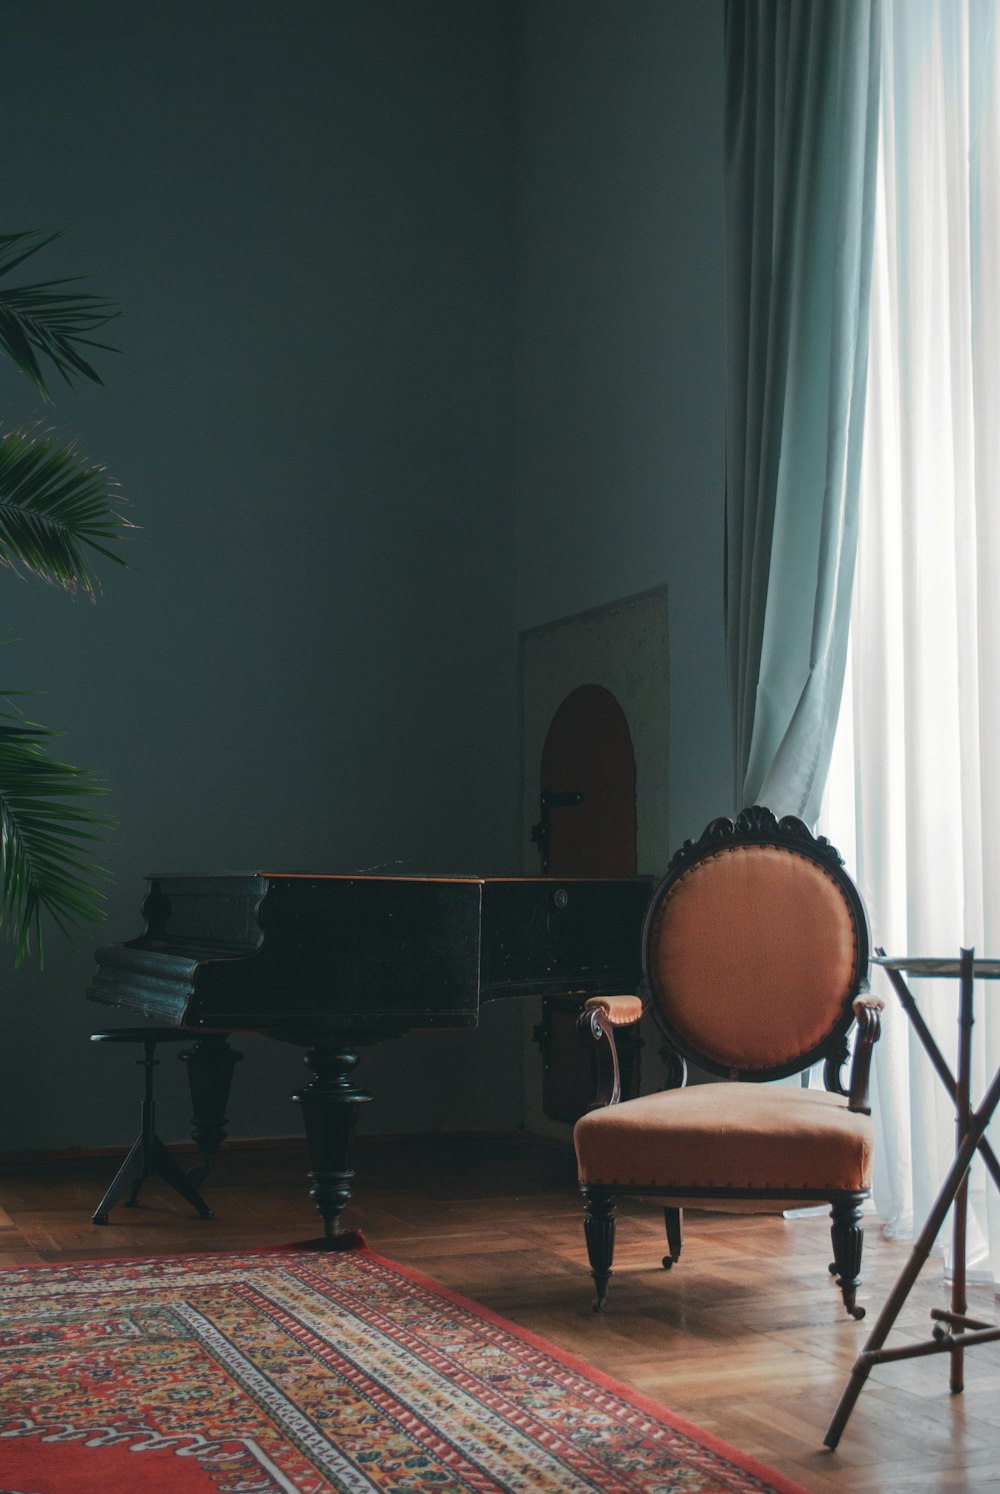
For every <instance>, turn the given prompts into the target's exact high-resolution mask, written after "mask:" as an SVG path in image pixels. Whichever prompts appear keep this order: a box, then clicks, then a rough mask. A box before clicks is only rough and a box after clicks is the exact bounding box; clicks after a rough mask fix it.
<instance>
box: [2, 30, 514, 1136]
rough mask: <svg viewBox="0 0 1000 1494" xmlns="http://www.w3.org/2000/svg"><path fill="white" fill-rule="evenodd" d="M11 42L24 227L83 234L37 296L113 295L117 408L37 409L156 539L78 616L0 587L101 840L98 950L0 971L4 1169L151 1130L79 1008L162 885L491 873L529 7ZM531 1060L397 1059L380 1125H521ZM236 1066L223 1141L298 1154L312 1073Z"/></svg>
mask: <svg viewBox="0 0 1000 1494" xmlns="http://www.w3.org/2000/svg"><path fill="white" fill-rule="evenodd" d="M0 34H2V37H3V56H4V83H3V87H2V89H0V138H2V139H3V151H2V165H0V171H2V176H3V182H2V192H0V200H2V203H3V212H2V217H3V228H4V229H14V230H17V229H22V228H29V227H35V226H40V225H54V226H65V227H67V228H68V229H69V230H70V232H69V234H68V235H67V237H66V239H65V240H64V242H63V243H62V244H60V245H59V246H57V247H56V248H54V249H53V250H52V251H50V252H49V253H48V254H47V256H46V261H45V265H44V268H45V270H46V272H48V273H52V274H58V273H63V272H65V273H72V274H76V273H82V274H86V275H87V276H88V277H90V283H92V285H93V286H94V288H96V289H99V290H101V291H104V292H106V293H108V294H109V295H111V296H114V297H115V298H117V300H118V301H119V302H120V304H121V306H122V316H121V319H120V321H119V323H118V324H117V325H116V326H115V328H114V331H113V337H112V340H113V341H114V342H115V343H116V344H117V345H118V347H119V348H120V349H121V352H120V354H119V355H117V356H105V357H102V358H101V359H100V363H101V368H102V371H103V372H104V374H105V379H106V387H105V388H104V389H102V390H94V391H91V390H87V391H84V392H83V393H81V394H68V395H66V394H62V393H60V394H59V397H58V400H57V403H56V405H55V407H54V408H53V409H52V410H51V411H50V412H47V413H46V416H45V418H46V420H49V419H51V421H52V422H53V423H54V424H56V425H57V426H58V428H59V429H61V430H63V431H65V432H67V433H69V434H73V435H75V436H77V437H78V438H79V442H80V445H81V447H82V449H83V450H84V451H85V452H86V453H87V454H89V455H91V456H93V457H95V458H101V459H103V460H106V461H107V462H108V463H110V464H111V466H112V467H113V469H114V471H115V473H116V475H117V476H118V478H119V479H120V481H121V484H122V488H123V490H124V493H125V494H126V495H127V497H128V499H129V500H130V508H129V513H130V515H131V517H132V518H133V519H134V521H135V523H136V525H137V526H139V527H138V528H137V530H136V532H135V534H134V536H133V537H132V539H131V540H130V542H129V545H128V555H129V561H130V568H129V570H128V571H127V572H122V573H118V572H117V571H116V570H115V568H111V567H108V568H105V572H104V579H105V588H104V595H103V598H102V600H101V601H100V603H99V604H98V605H97V606H96V607H92V606H90V605H88V604H87V603H85V602H82V601H77V602H73V601H71V600H69V599H67V598H65V597H63V596H61V595H58V594H55V593H53V592H51V591H48V590H47V589H45V588H42V587H39V586H29V585H26V584H25V585H21V584H19V583H18V582H16V581H14V580H12V579H7V580H4V578H3V577H2V576H0V588H2V589H0V626H2V628H3V629H4V631H7V632H10V633H12V634H15V635H17V637H18V638H19V639H20V641H19V642H18V643H17V644H16V646H13V647H11V648H10V649H8V650H6V651H5V653H4V658H3V671H4V676H3V677H4V681H5V682H7V683H8V685H10V684H11V683H13V684H16V685H19V686H27V687H31V688H34V689H38V690H41V691H43V692H45V695H44V699H43V700H40V701H38V702H37V703H32V707H31V709H32V712H33V713H36V714H37V715H39V716H40V717H41V718H42V719H44V720H46V721H47V722H49V723H51V724H52V725H54V726H57V727H59V728H60V729H62V730H64V731H65V733H66V737H65V741H64V743H63V744H62V746H63V749H64V751H65V753H66V754H67V755H68V756H69V757H70V758H71V759H72V760H74V761H79V762H82V763H85V764H87V765H91V766H94V767H98V768H101V769H103V770H105V771H106V773H107V777H108V781H109V784H110V786H111V789H112V796H111V799H110V801H109V802H110V807H111V809H112V810H113V812H114V813H115V815H116V816H117V817H118V820H119V829H118V831H117V833H116V835H115V837H114V839H113V842H112V844H111V847H110V854H109V865H110V869H111V872H112V875H113V884H112V888H111V901H110V915H109V920H108V925H107V928H106V930H105V931H104V934H103V935H97V936H95V937H93V938H92V937H91V936H89V935H84V936H82V937H81V938H80V940H79V941H78V945H77V948H76V949H74V950H69V949H66V948H64V947H61V946H60V945H59V943H58V941H56V940H53V942H52V944H51V948H50V955H49V960H48V962H47V968H46V970H45V972H44V974H42V975H38V974H36V973H34V972H32V971H29V970H25V971H22V972H19V973H18V974H16V975H13V974H11V973H10V972H9V970H8V971H7V973H6V974H5V975H4V976H3V988H4V998H3V999H4V1008H5V1015H4V1043H3V1045H2V1049H0V1063H2V1066H3V1079H2V1082H0V1111H2V1114H0V1150H3V1149H4V1148H8V1147H10V1148H14V1147H26V1146H54V1147H58V1146H66V1145H69V1144H73V1143H80V1144H102V1143H110V1142H113V1141H117V1140H119V1139H123V1138H124V1137H125V1136H126V1135H127V1134H128V1133H129V1132H131V1131H132V1130H133V1129H134V1122H135V1114H134V1111H135V1105H134V1104H133V1100H134V1095H133V1094H132V1093H128V1097H127V1099H125V1098H124V1097H123V1095H122V1093H121V1091H120V1085H121V1084H122V1083H123V1082H127V1081H134V1079H135V1073H134V1071H130V1070H129V1068H128V1064H127V1060H125V1059H124V1055H122V1054H115V1053H111V1052H110V1051H109V1050H106V1049H92V1048H90V1047H89V1046H88V1045H87V1042H86V1036H87V1033H88V1032H89V1031H90V1030H91V1027H92V1026H94V1025H100V1024H101V1022H102V1021H104V1022H106V1021H107V1020H108V1014H107V1013H106V1012H102V1011H100V1009H92V1008H90V1007H89V1006H88V1005H87V1004H86V1003H85V1002H84V1000H83V990H84V987H85V984H86V981H87V979H88V976H89V972H90V968H91V965H92V957H91V951H92V948H93V945H94V943H95V942H96V939H97V938H101V937H104V938H110V939H115V938H123V937H131V936H133V935H135V934H137V933H138V932H139V930H140V927H141V925H140V920H139V916H138V905H139V900H140V895H141V890H142V877H143V874H144V873H146V872H149V871H151V870H165V869H170V868H173V869H181V870H184V869H188V868H191V867H197V868H214V869H226V868H232V867H236V868H239V867H248V866H249V867H254V866H260V865H266V866H271V867H274V866H278V867H286V868H319V869H329V870H349V869H354V868H357V867H359V866H370V865H373V864H378V863H397V862H398V863H399V864H400V866H401V867H403V868H411V869H418V870H419V869H424V870H427V869H431V870H436V869H442V868H446V869H456V870H462V869H465V870H476V869H487V870H504V869H509V868H510V867H511V865H512V863H513V861H514V858H515V856H516V833H517V832H516V822H517V806H516V797H515V795H516V782H515V777H516V769H515V764H516V732H517V719H516V693H515V644H514V640H515V625H514V614H513V575H514V529H513V510H512V502H513V466H512V418H513V411H512V402H513V364H512V336H513V280H512V190H513V181H512V130H513V120H512V103H513V88H512V83H513V75H512V19H511V15H510V11H509V7H508V5H507V4H506V3H504V0H495V3H494V0H477V3H475V4H470V3H468V0H419V3H413V0H291V3H288V4H275V3H272V0H207V3H206V0H143V3H142V4H141V5H136V4H134V3H132V0H89V3H88V4H86V5H80V4H76V3H70V0H24V3H21V0H2V3H0ZM0 380H2V383H0V395H2V397H3V399H4V401H5V408H6V409H7V410H8V411H9V410H17V411H20V412H22V413H25V414H27V415H29V416H30V417H32V418H34V417H35V415H36V414H37V413H38V412H37V410H36V407H35V406H34V405H32V404H31V402H30V400H29V401H26V400H25V399H24V397H23V392H22V391H21V389H20V386H19V385H18V384H17V383H16V382H15V381H14V379H13V376H12V375H8V374H6V373H3V372H2V371H0ZM491 1037H492V1039H493V1040H492V1041H490V1038H491ZM515 1041H516V1032H515V1028H514V1025H513V1024H512V1022H511V1021H510V1020H507V1022H506V1026H505V1024H504V1019H503V1018H502V1017H501V1018H497V1019H494V1021H493V1023H492V1026H491V1028H490V1033H489V1034H488V1035H487V1038H485V1039H483V1040H481V1035H475V1036H470V1037H467V1038H465V1039H460V1040H457V1039H449V1038H443V1039H441V1040H440V1041H439V1042H438V1043H436V1044H432V1043H430V1042H429V1041H427V1042H424V1043H422V1042H421V1041H420V1040H419V1039H418V1040H416V1042H415V1043H412V1044H410V1045H409V1046H408V1047H406V1048H403V1047H401V1045H399V1044H396V1045H391V1046H388V1047H386V1048H385V1049H384V1050H378V1051H377V1052H375V1053H373V1054H372V1055H371V1058H370V1060H368V1061H366V1064H365V1073H366V1076H367V1078H368V1079H369V1081H370V1083H371V1084H372V1086H373V1087H374V1088H375V1089H376V1091H377V1092H378V1093H380V1096H381V1101H380V1108H379V1111H378V1113H377V1115H376V1114H375V1110H374V1107H371V1109H370V1112H369V1118H368V1122H369V1124H371V1125H373V1126H377V1127H378V1128H381V1129H390V1130H392V1129H398V1128H403V1129H407V1128H409V1129H422V1128H424V1127H425V1126H431V1127H433V1126H435V1125H445V1124H449V1123H454V1122H455V1120H456V1117H457V1118H458V1121H459V1123H461V1118H462V1116H463V1114H464V1113H465V1112H466V1111H468V1109H469V1104H468V1100H467V1094H468V1091H469V1090H470V1089H471V1090H472V1091H473V1092H474V1098H475V1105H474V1106H473V1107H472V1109H473V1114H474V1115H478V1114H481V1115H482V1116H483V1117H484V1123H485V1124H487V1125H492V1126H495V1127H496V1126H503V1125H516V1124H517V1123H518V1120H519V1116H520V1109H519V1103H520V1102H519V1094H518V1089H517V1085H516V1084H514V1085H510V1086H506V1087H505V1086H502V1085H499V1084H496V1083H494V1082H493V1077H492V1076H493V1074H494V1072H495V1069H496V1066H497V1063H498V1061H499V1060H498V1049H499V1054H500V1058H501V1059H502V1057H503V1055H504V1054H505V1053H506V1054H507V1055H508V1057H509V1058H511V1057H512V1055H513V1049H512V1047H511V1045H512V1044H513V1043H514V1042H515ZM250 1048H251V1049H252V1050H253V1052H254V1054H255V1057H254V1068H253V1079H252V1080H251V1076H250V1073H249V1070H250V1064H249V1063H247V1064H244V1066H243V1071H242V1073H241V1086H240V1088H239V1090H238V1094H237V1097H236V1099H235V1100H234V1108H233V1123H234V1124H233V1129H234V1131H235V1132H237V1133H240V1132H242V1133H244V1134H246V1133H248V1132H250V1133H253V1132H258V1133H259V1132H264V1133H267V1132H270V1133H272V1134H273V1133H274V1132H276V1131H278V1132H281V1131H285V1132H294V1131H295V1130H296V1129H297V1128H298V1116H297V1114H296V1113H295V1109H294V1107H292V1106H290V1105H289V1104H288V1103H287V1098H286V1097H287V1094H288V1093H289V1091H290V1090H291V1088H292V1087H293V1082H294V1081H297V1079H298V1075H299V1071H300V1068H301V1065H300V1063H299V1060H298V1056H297V1055H296V1054H293V1053H291V1052H289V1053H287V1054H284V1055H281V1056H279V1057H274V1056H273V1055H268V1054H267V1052H266V1048H265V1045H260V1048H259V1049H257V1048H254V1046H253V1044H252V1043H251V1045H250ZM248 1051H250V1050H248ZM449 1058H450V1064H451V1066H454V1065H456V1064H457V1066H458V1067H459V1068H460V1069H461V1073H462V1078H461V1081H460V1082H458V1083H457V1084H456V1085H455V1086H454V1087H453V1088H451V1089H448V1088H446V1087H445V1086H443V1085H442V1084H441V1083H437V1084H433V1083H432V1084H431V1086H430V1089H429V1093H430V1096H431V1097H430V1099H423V1098H420V1097H421V1096H422V1095H426V1094H427V1093H428V1088H427V1086H426V1084H425V1083H424V1084H422V1083H420V1082H418V1081H419V1080H420V1067H421V1064H422V1063H423V1062H424V1061H425V1059H426V1061H428V1062H429V1063H430V1064H431V1067H432V1078H433V1072H434V1070H435V1067H436V1066H437V1067H441V1066H443V1065H444V1064H445V1062H446V1060H447V1059H449ZM509 1068H510V1070H511V1071H514V1070H515V1069H516V1064H515V1063H513V1062H511V1063H510V1064H509ZM442 1071H443V1069H442ZM167 1078H168V1076H165V1080H167ZM131 1087H132V1089H134V1083H133V1084H132V1086H131ZM491 1095H492V1096H493V1097H494V1098H493V1100H492V1101H491V1100H490V1099H489V1096H491ZM484 1096H486V1097H487V1098H486V1099H485V1101H484ZM164 1105H165V1107H166V1111H167V1115H166V1117H165V1119H164V1125H165V1127H166V1128H167V1131H168V1134H183V1131H184V1129H185V1122H186V1115H185V1114H184V1109H185V1102H184V1101H183V1098H182V1097H181V1096H180V1094H178V1098H177V1101H176V1104H174V1103H173V1101H172V1100H171V1099H170V1098H169V1094H168V1095H167V1096H165V1100H164Z"/></svg>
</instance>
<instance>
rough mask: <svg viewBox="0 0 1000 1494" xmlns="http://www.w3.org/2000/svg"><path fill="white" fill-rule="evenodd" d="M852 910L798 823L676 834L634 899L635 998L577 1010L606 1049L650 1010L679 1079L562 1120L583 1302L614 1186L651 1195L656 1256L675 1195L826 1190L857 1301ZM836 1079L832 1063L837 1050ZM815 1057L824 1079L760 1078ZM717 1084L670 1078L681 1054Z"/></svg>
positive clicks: (790, 1203)
mask: <svg viewBox="0 0 1000 1494" xmlns="http://www.w3.org/2000/svg"><path fill="white" fill-rule="evenodd" d="M869 942H870V941H869V934H868V921H867V917H866V914H865V909H864V906H863V904H862V901H861V897H860V895H859V893H858V891H857V888H856V887H855V886H854V883H853V882H852V881H851V879H850V877H849V876H848V875H847V873H846V871H845V870H844V867H843V863H842V861H841V858H840V856H839V854H838V853H837V851H836V850H834V848H833V847H832V846H831V845H830V844H829V843H828V842H827V841H826V840H825V839H824V838H822V837H819V838H817V837H814V836H813V835H812V834H811V833H810V832H809V830H808V829H807V827H806V826H805V825H804V824H803V823H802V821H801V820H798V819H795V818H793V817H791V816H787V817H785V818H784V819H782V820H781V821H780V822H779V821H778V820H776V819H775V817H774V815H773V814H772V813H771V812H770V810H767V809H764V808H761V807H759V806H755V807H753V808H751V809H746V810H744V811H743V812H742V813H741V814H740V815H739V816H738V817H737V819H736V820H735V822H734V821H732V820H729V819H716V820H713V821H712V822H711V824H709V825H708V827H707V828H706V830H705V831H704V833H703V834H702V836H701V838H700V839H699V840H698V841H697V842H695V843H692V842H691V841H686V842H685V844H684V846H683V847H682V848H681V850H680V851H678V852H677V854H676V855H675V856H674V858H673V860H672V861H671V863H670V866H669V868H668V870H667V874H666V876H665V877H664V878H663V880H662V881H661V882H660V884H659V886H658V887H657V888H656V890H655V892H654V894H653V897H652V899H651V901H650V904H649V908H648V910H647V912H646V917H645V921H644V925H643V932H642V971H643V976H642V987H641V991H640V995H641V1000H640V1001H637V1000H636V997H635V996H620V997H619V996H612V997H601V998H595V999H594V1000H592V1001H590V1002H588V1003H587V1006H586V1007H585V1009H584V1013H583V1016H582V1018H581V1022H582V1023H583V1024H585V1027H586V1029H587V1031H588V1032H589V1034H590V1035H591V1036H592V1037H593V1039H594V1040H595V1041H597V1042H599V1043H610V1044H611V1045H612V1050H613V1045H614V1032H615V1029H616V1027H619V1026H622V1025H627V1024H629V1023H630V1022H634V1021H637V1020H638V1019H639V1017H640V1015H641V1014H642V1012H643V1010H646V1009H648V1010H651V1012H652V1014H653V1016H654V1018H655V1020H656V1022H657V1024H658V1026H659V1027H660V1029H661V1031H662V1032H663V1035H664V1037H665V1040H666V1048H665V1052H666V1054H667V1055H668V1056H669V1058H670V1061H671V1064H672V1072H671V1080H672V1081H673V1082H675V1083H678V1084H679V1085H680V1086H681V1087H678V1088H670V1089H667V1090H665V1091H663V1092H661V1093H659V1094H651V1095H644V1096H640V1097H639V1098H637V1099H632V1100H626V1101H624V1102H622V1103H618V1102H617V1096H615V1095H614V1093H612V1096H611V1103H609V1104H608V1105H606V1106H602V1107H600V1108H595V1109H592V1110H591V1111H589V1112H588V1113H587V1114H586V1115H584V1116H582V1117H581V1119H580V1120H579V1121H577V1123H576V1127H575V1129H574V1143H575V1147H576V1155H577V1167H578V1176H579V1182H580V1188H581V1190H582V1192H583V1196H584V1231H585V1237H586V1244H587V1253H588V1256H589V1259H590V1267H591V1275H592V1276H593V1278H594V1283H595V1286H596V1292H597V1295H596V1301H595V1303H594V1306H595V1309H597V1308H600V1307H601V1306H602V1305H603V1303H604V1300H605V1296H606V1293H607V1288H608V1280H609V1278H610V1276H611V1274H612V1261H613V1256H614V1244H615V1218H616V1199H617V1198H618V1197H620V1196H621V1195H623V1194H625V1195H627V1194H632V1195H641V1196H644V1197H648V1196H652V1197H656V1198H660V1199H662V1200H663V1202H664V1222H665V1225H666V1236H667V1245H668V1254H667V1255H665V1256H664V1257H663V1265H664V1267H665V1268H666V1269H669V1268H670V1267H671V1266H672V1265H673V1264H674V1262H675V1261H677V1260H678V1258H679V1257H680V1253H681V1243H682V1220H683V1212H682V1211H683V1209H684V1207H685V1206H688V1207H696V1208H697V1207H700V1208H721V1209H725V1210H729V1211H732V1210H736V1211H746V1212H760V1211H762V1210H777V1209H782V1208H785V1207H798V1206H802V1205H808V1204H815V1203H817V1202H826V1203H829V1205H830V1211H831V1236H832V1241H833V1257H834V1258H833V1263H832V1264H831V1265H830V1267H829V1270H830V1273H831V1274H832V1275H834V1276H836V1278H837V1283H838V1285H839V1286H840V1289H841V1293H842V1295H843V1300H844V1305H845V1307H846V1309H847V1311H848V1313H850V1314H851V1316H852V1317H855V1318H861V1317H863V1316H864V1309H863V1308H862V1307H859V1306H857V1305H856V1292H857V1286H858V1281H859V1275H860V1267H861V1251H862V1243H863V1231H862V1228H861V1223H860V1219H861V1212H862V1207H863V1205H864V1202H865V1200H866V1199H867V1198H868V1197H869V1194H870V1190H871V1169H872V1155H873V1150H874V1128H873V1125H872V1121H871V1118H870V1110H869V1105H868V1077H869V1070H870V1066H871V1057H872V1048H873V1045H874V1043H875V1042H876V1040H877V1038H878V1036H879V1031H880V1022H879V1012H880V1011H881V1008H882V1005H883V1003H882V1002H881V1000H880V999H879V998H878V997H875V996H872V995H871V994H870V993H869V991H868V960H869ZM852 1028H853V1029H856V1031H855V1033H854V1043H853V1060H852V1065H851V1070H850V1080H849V1084H848V1085H847V1086H846V1087H845V1086H844V1084H843V1082H842V1079H841V1074H842V1070H843V1069H844V1067H845V1065H846V1064H847V1061H848V1058H849V1057H850V1056H851V1052H850V1048H851V1044H850V1041H849V1035H850V1033H851V1030H852ZM820 1061H822V1062H823V1065H824V1068H823V1079H824V1085H825V1088H823V1089H812V1088H804V1087H801V1086H794V1087H793V1086H784V1085H777V1084H773V1083H766V1082H764V1081H770V1080H777V1079H783V1078H788V1077H790V1076H792V1075H794V1074H803V1073H805V1071H806V1070H808V1069H810V1068H811V1067H812V1066H813V1065H814V1064H816V1063H817V1062H820ZM689 1062H690V1063H694V1064H696V1065H697V1066H698V1068H699V1069H701V1070H703V1071H705V1072H706V1073H707V1074H709V1075H713V1076H716V1078H717V1080H718V1082H705V1083H696V1084H690V1085H688V1084H686V1082H685V1081H686V1077H687V1073H686V1066H687V1063H689Z"/></svg>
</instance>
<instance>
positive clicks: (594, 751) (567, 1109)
mask: <svg viewBox="0 0 1000 1494" xmlns="http://www.w3.org/2000/svg"><path fill="white" fill-rule="evenodd" d="M540 782H541V801H540V808H539V815H540V818H539V823H538V824H537V825H536V826H535V832H537V833H536V834H535V839H536V840H537V842H538V846H539V853H540V856H541V861H542V870H544V871H545V872H546V873H547V875H549V876H555V877H559V876H563V877H587V876H593V877H629V876H634V875H635V872H636V821H635V754H634V752H633V748H632V734H631V732H630V731H629V726H628V722H627V720H626V719H625V713H624V711H623V710H622V708H621V706H620V705H619V704H618V701H617V700H616V699H615V697H614V696H613V695H612V694H611V692H610V690H606V689H604V687H603V686H601V685H581V686H580V687H579V688H578V689H576V690H574V691H572V693H571V694H569V695H567V696H566V698H565V700H563V701H562V703H561V704H560V706H559V707H558V709H557V711H556V713H555V715H554V716H553V718H552V722H551V724H550V726H549V729H548V733H547V735H546V738H545V745H544V747H543V749H542V759H541V771H540ZM636 938H637V939H638V930H637V931H636ZM581 1005H582V1003H581V1002H580V1001H578V1000H575V999H574V998H573V997H546V998H545V1000H544V1001H543V1003H542V1021H541V1024H540V1025H539V1027H538V1028H536V1030H535V1037H536V1039H537V1041H538V1043H539V1044H540V1046H541V1049H542V1058H543V1064H544V1070H543V1085H542V1104H543V1108H544V1111H545V1114H546V1115H547V1116H548V1117H549V1118H550V1119H551V1120H561V1121H570V1122H572V1121H575V1120H576V1119H577V1118H578V1117H579V1116H581V1115H582V1114H583V1113H584V1111H585V1110H587V1109H588V1107H589V1106H590V1104H591V1102H592V1100H593V1098H594V1094H595V1090H596V1083H597V1076H596V1074H595V1072H594V1067H593V1062H592V1059H591V1057H590V1055H589V1054H588V1052H587V1051H586V1050H585V1049H584V1048H583V1047H582V1046H581V1044H580V1040H579V1037H578V1035H577V1026H576V1024H577V1019H578V1017H579V1015H580V1009H581ZM622 1037H623V1042H622V1044H621V1047H620V1058H621V1062H622V1094H623V1098H626V1099H627V1098H629V1097H630V1096H631V1095H633V1094H637V1093H638V1084H639V1057H638V1040H637V1038H635V1037H632V1038H631V1039H630V1037H629V1036H626V1035H625V1034H622Z"/></svg>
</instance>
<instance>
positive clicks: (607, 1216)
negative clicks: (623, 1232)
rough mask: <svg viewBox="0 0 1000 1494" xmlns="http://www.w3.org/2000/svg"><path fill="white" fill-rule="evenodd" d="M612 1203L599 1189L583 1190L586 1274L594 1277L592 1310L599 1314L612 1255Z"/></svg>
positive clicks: (613, 1244) (606, 1290)
mask: <svg viewBox="0 0 1000 1494" xmlns="http://www.w3.org/2000/svg"><path fill="white" fill-rule="evenodd" d="M616 1212H617V1210H616V1208H615V1201H614V1198H613V1197H612V1195H611V1194H610V1193H608V1192H606V1191H605V1190H604V1189H602V1188H584V1190H583V1233H584V1237H585V1238H586V1241H587V1256H588V1259H589V1260H590V1274H591V1276H592V1277H593V1278H594V1286H595V1288H596V1293H597V1295H596V1297H595V1298H594V1311H595V1312H599V1311H600V1309H601V1308H602V1307H603V1306H604V1299H605V1297H606V1296H607V1295H608V1282H609V1281H610V1279H611V1276H612V1274H613V1273H612V1267H611V1262H612V1261H613V1259H614V1254H615V1215H616Z"/></svg>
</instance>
